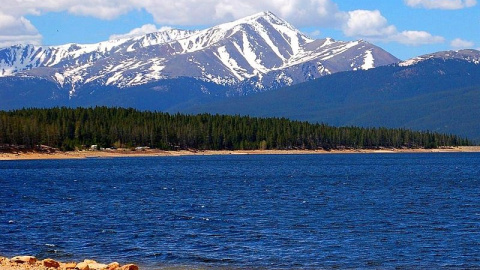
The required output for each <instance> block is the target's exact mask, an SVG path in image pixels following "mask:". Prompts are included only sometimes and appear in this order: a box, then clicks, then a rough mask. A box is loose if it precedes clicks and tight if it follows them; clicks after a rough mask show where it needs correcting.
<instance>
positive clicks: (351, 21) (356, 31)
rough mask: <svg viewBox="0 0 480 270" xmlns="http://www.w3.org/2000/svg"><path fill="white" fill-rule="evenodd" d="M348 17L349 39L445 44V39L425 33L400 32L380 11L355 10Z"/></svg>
mask: <svg viewBox="0 0 480 270" xmlns="http://www.w3.org/2000/svg"><path fill="white" fill-rule="evenodd" d="M348 15H349V18H348V20H347V22H346V23H345V24H344V26H343V32H344V33H345V35H346V36H349V37H357V38H362V39H365V40H371V41H383V42H398V43H401V44H405V45H413V46H417V45H424V44H433V43H442V42H444V38H443V37H440V36H434V35H432V34H430V33H428V32H425V31H402V32H399V31H398V30H397V28H396V27H395V26H394V25H390V24H388V21H387V19H386V18H385V17H383V16H382V14H381V13H380V11H378V10H355V11H350V12H349V13H348Z"/></svg>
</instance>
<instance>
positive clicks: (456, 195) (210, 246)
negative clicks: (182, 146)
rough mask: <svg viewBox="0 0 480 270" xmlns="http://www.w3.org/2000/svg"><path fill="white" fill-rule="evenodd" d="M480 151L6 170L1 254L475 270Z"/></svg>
mask: <svg viewBox="0 0 480 270" xmlns="http://www.w3.org/2000/svg"><path fill="white" fill-rule="evenodd" d="M479 178H480V154H479V153H431V154H327V155H228V156H183V157H151V158H114V159H103V158H99V159H84V160H40V161H2V162H0V188H1V193H0V194H1V195H0V255H3V256H8V257H10V256H14V255H24V254H28V255H34V256H37V257H38V258H46V257H50V258H54V259H58V260H61V261H80V260H83V259H85V258H90V259H96V260H98V261H100V262H106V263H108V262H111V261H118V262H120V263H122V264H123V263H137V264H139V265H140V266H142V268H143V269H164V268H174V267H186V268H193V269H197V268H207V269H352V268H354V269H412V268H415V269H419V268H422V269H425V268H430V269H432V268H433V269H435V268H437V269H438V268H441V269H465V268H480V179H479Z"/></svg>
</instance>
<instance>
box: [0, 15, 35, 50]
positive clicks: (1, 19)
mask: <svg viewBox="0 0 480 270" xmlns="http://www.w3.org/2000/svg"><path fill="white" fill-rule="evenodd" d="M41 41H42V36H41V35H40V33H39V32H38V30H37V29H36V28H35V26H33V25H32V23H31V22H30V21H29V20H27V19H25V18H24V17H23V16H20V17H15V16H12V15H7V14H4V13H1V12H0V47H5V46H9V45H14V44H35V45H39V44H40V43H41Z"/></svg>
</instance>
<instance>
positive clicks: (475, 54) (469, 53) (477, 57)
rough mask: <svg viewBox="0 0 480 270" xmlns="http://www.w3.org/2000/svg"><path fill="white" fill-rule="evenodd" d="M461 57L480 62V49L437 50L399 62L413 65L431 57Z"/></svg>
mask: <svg viewBox="0 0 480 270" xmlns="http://www.w3.org/2000/svg"><path fill="white" fill-rule="evenodd" d="M434 58H435V59H444V60H449V59H459V60H464V61H468V62H471V63H474V64H477V65H478V64H480V51H477V50H472V49H469V50H459V51H443V52H436V53H431V54H426V55H422V56H418V57H415V58H412V59H409V60H406V61H403V62H401V63H399V65H400V66H404V67H406V66H412V65H415V64H418V63H419V62H422V61H425V60H429V59H434Z"/></svg>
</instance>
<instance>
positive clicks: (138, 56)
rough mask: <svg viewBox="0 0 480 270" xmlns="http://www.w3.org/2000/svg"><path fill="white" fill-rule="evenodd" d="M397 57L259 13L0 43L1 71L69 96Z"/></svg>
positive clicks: (252, 83)
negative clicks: (140, 30)
mask: <svg viewBox="0 0 480 270" xmlns="http://www.w3.org/2000/svg"><path fill="white" fill-rule="evenodd" d="M396 62H398V59H397V58H395V57H394V56H392V55H391V54H389V53H387V52H386V51H384V50H382V49H380V48H379V47H376V46H374V45H372V44H370V43H368V42H365V41H351V42H341V41H335V40H333V39H322V40H313V39H311V38H309V37H307V36H306V35H304V34H303V33H301V32H300V31H299V30H297V29H296V28H294V27H293V26H292V25H290V24H289V23H288V22H286V21H284V20H282V19H280V18H278V17H277V16H275V15H274V14H272V13H270V12H262V13H258V14H255V15H252V16H249V17H246V18H243V19H240V20H237V21H233V22H229V23H225V24H221V25H218V26H214V27H212V28H208V29H205V30H201V31H183V30H175V29H171V30H165V31H162V32H157V33H152V34H148V35H144V36H140V37H135V38H128V39H119V40H111V41H106V42H101V43H98V44H88V45H77V44H67V45H62V46H51V47H42V46H31V45H26V46H20V45H19V46H12V47H9V48H4V49H0V76H34V77H41V78H47V79H49V80H51V81H54V82H56V83H57V84H58V85H59V86H61V87H63V88H66V89H68V90H69V91H70V96H71V97H73V96H75V92H76V91H77V90H78V89H80V88H81V87H82V86H83V85H85V84H95V85H100V86H102V85H107V86H116V87H120V88H125V87H130V86H136V85H142V84H145V83H149V82H153V81H158V80H162V79H168V78H179V77H191V78H196V79H200V80H203V81H207V82H214V83H217V84H221V85H228V86H232V87H235V86H239V85H241V88H245V87H246V86H248V87H250V88H252V89H250V90H251V91H262V90H267V89H273V88H277V87H281V86H285V85H291V84H295V83H300V82H304V81H306V80H310V79H314V78H318V77H320V76H324V75H328V74H331V73H335V72H339V71H348V70H357V69H370V68H374V67H377V66H381V65H387V64H391V63H396ZM250 90H249V91H250ZM239 91H244V90H239ZM249 91H247V92H249Z"/></svg>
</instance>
